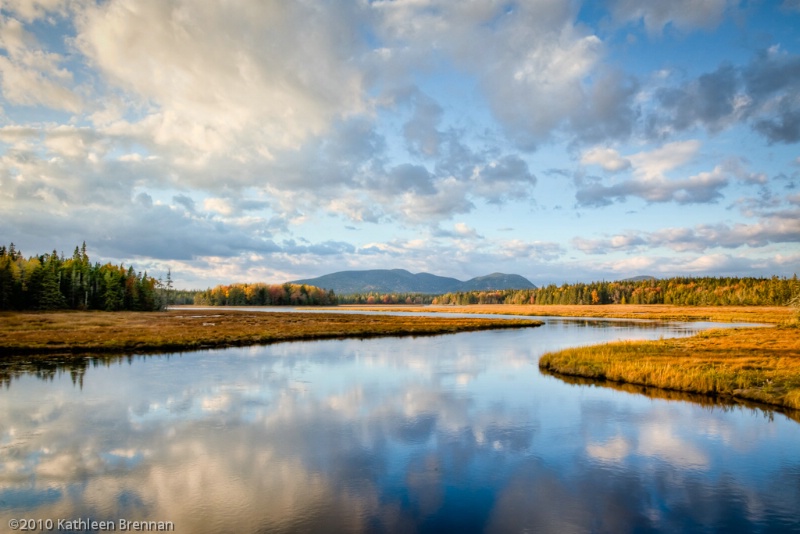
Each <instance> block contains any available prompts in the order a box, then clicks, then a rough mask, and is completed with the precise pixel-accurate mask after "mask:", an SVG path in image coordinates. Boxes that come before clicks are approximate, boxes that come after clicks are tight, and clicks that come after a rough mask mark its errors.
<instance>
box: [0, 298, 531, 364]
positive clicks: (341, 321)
mask: <svg viewBox="0 0 800 534" xmlns="http://www.w3.org/2000/svg"><path fill="white" fill-rule="evenodd" d="M541 324H542V323H541V322H539V321H530V320H522V319H521V320H519V321H508V320H505V319H480V318H466V319H451V318H445V317H442V318H438V317H437V318H430V317H411V316H400V317H398V316H380V315H353V314H350V315H348V314H336V313H325V314H321V313H302V312H294V313H293V312H277V313H271V312H270V313H265V312H247V311H231V310H225V309H224V308H217V309H213V310H198V309H191V308H184V309H179V310H170V311H167V312H80V311H67V312H40V313H36V312H24V313H13V312H3V313H0V355H2V356H8V355H30V354H84V353H86V354H92V353H93V354H98V353H131V352H170V351H183V350H196V349H207V348H220V347H233V346H245V345H257V344H265V343H275V342H279V341H299V340H312V339H335V338H346V337H357V338H366V337H377V336H420V335H435V334H451V333H455V332H466V331H475V330H488V329H496V328H525V327H532V326H540V325H541Z"/></svg>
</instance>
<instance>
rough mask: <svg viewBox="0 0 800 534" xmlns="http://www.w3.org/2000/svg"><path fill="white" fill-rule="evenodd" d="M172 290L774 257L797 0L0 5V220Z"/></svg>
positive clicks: (690, 267) (781, 272) (785, 244)
mask: <svg viewBox="0 0 800 534" xmlns="http://www.w3.org/2000/svg"><path fill="white" fill-rule="evenodd" d="M84 241H85V242H86V244H87V250H88V253H89V256H90V258H91V259H92V260H93V261H99V262H103V263H104V262H107V261H110V262H112V263H115V264H118V263H124V264H125V265H126V266H127V265H133V266H134V267H135V268H136V269H137V270H139V271H147V272H148V273H149V274H151V275H154V276H157V277H158V276H164V275H165V273H166V272H167V270H168V269H169V270H170V271H171V273H172V278H173V280H174V283H175V286H176V287H178V288H184V289H190V288H198V289H201V288H206V287H211V286H214V285H217V284H223V283H224V284H227V283H233V282H266V283H283V282H285V281H288V280H294V279H300V278H309V277H315V276H320V275H323V274H328V273H332V272H337V271H343V270H360V269H395V268H402V269H408V270H409V271H411V272H415V273H416V272H429V273H433V274H437V275H442V276H452V277H455V278H459V279H461V280H466V279H469V278H472V277H474V276H481V275H485V274H489V273H492V272H504V273H514V274H520V275H522V276H525V277H526V278H528V279H529V280H531V281H532V282H533V283H535V284H537V285H542V284H548V283H556V284H560V283H564V282H570V283H572V282H579V281H582V282H588V281H593V280H617V279H622V278H627V277H632V276H638V275H652V276H657V277H670V276H774V275H777V276H787V277H790V276H792V275H793V274H795V273H798V271H800V0H775V1H756V0H749V1H748V0H743V1H735V0H671V1H665V2H652V1H651V0H605V1H586V2H579V1H567V0H530V1H500V0H457V1H445V0H372V1H368V0H348V1H344V0H341V1H321V0H317V1H307V0H293V1H291V2H286V1H284V0H274V1H273V0H263V1H259V2H253V1H250V0H226V1H211V0H209V1H205V0H106V1H101V2H97V1H94V0H2V1H0V242H2V244H5V245H8V244H9V243H11V242H13V243H14V244H15V246H16V247H17V249H19V250H21V251H22V253H23V254H24V255H26V256H28V255H33V254H39V253H45V252H48V251H52V250H54V249H55V250H57V251H59V252H63V253H64V254H65V255H67V256H70V255H71V254H72V251H73V249H74V248H75V246H76V245H80V244H81V243H82V242H84Z"/></svg>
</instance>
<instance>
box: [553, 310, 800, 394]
mask: <svg viewBox="0 0 800 534" xmlns="http://www.w3.org/2000/svg"><path fill="white" fill-rule="evenodd" d="M539 366H540V367H541V368H542V369H544V370H548V371H550V372H555V373H559V374H563V375H573V376H581V377H589V378H595V379H602V380H611V381H614V382H625V383H628V384H638V385H643V386H652V387H658V388H663V389H668V390H676V391H685V392H692V393H699V394H705V395H715V396H725V397H733V398H741V399H747V400H752V401H756V402H762V403H766V404H773V405H778V406H785V407H788V408H792V409H800V329H798V328H796V327H795V326H793V325H791V324H784V325H780V326H778V327H775V328H733V329H723V330H709V331H705V332H701V333H699V334H697V335H695V336H692V337H688V338H680V339H662V340H657V341H625V342H617V343H608V344H603V345H595V346H589V347H578V348H572V349H566V350H562V351H558V352H551V353H548V354H545V355H544V356H542V358H541V359H540V360H539Z"/></svg>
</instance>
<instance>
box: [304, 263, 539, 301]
mask: <svg viewBox="0 0 800 534" xmlns="http://www.w3.org/2000/svg"><path fill="white" fill-rule="evenodd" d="M292 283H293V284H306V285H312V286H316V287H320V288H323V289H333V291H334V292H335V293H336V294H338V295H349V294H352V293H370V292H376V293H423V294H429V295H441V294H443V293H452V292H455V291H483V290H493V289H534V288H536V286H535V285H533V284H532V283H531V282H530V280H528V279H526V278H524V277H522V276H520V275H518V274H503V273H492V274H488V275H486V276H478V277H476V278H472V279H470V280H467V281H466V282H462V281H461V280H457V279H455V278H449V277H446V276H437V275H435V274H430V273H416V274H413V273H410V272H408V271H406V270H405V269H372V270H367V271H340V272H338V273H331V274H326V275H323V276H320V277H317V278H307V279H304V280H294V281H292Z"/></svg>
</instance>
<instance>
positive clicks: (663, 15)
mask: <svg viewBox="0 0 800 534" xmlns="http://www.w3.org/2000/svg"><path fill="white" fill-rule="evenodd" d="M731 5H732V2H731V1H730V0H672V1H670V2H650V1H648V0H615V1H614V2H612V4H611V11H612V13H613V14H614V17H615V18H616V19H617V20H621V21H639V20H641V21H643V22H644V26H645V28H647V31H648V32H649V33H650V34H653V35H658V34H661V32H662V31H663V30H664V28H665V27H666V26H667V25H670V24H671V25H673V26H675V27H676V28H678V29H680V30H684V31H686V30H693V29H697V28H712V27H714V26H716V25H717V24H719V23H720V21H721V20H722V17H723V15H724V14H725V11H726V9H728V8H729V7H730V6H731Z"/></svg>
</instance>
